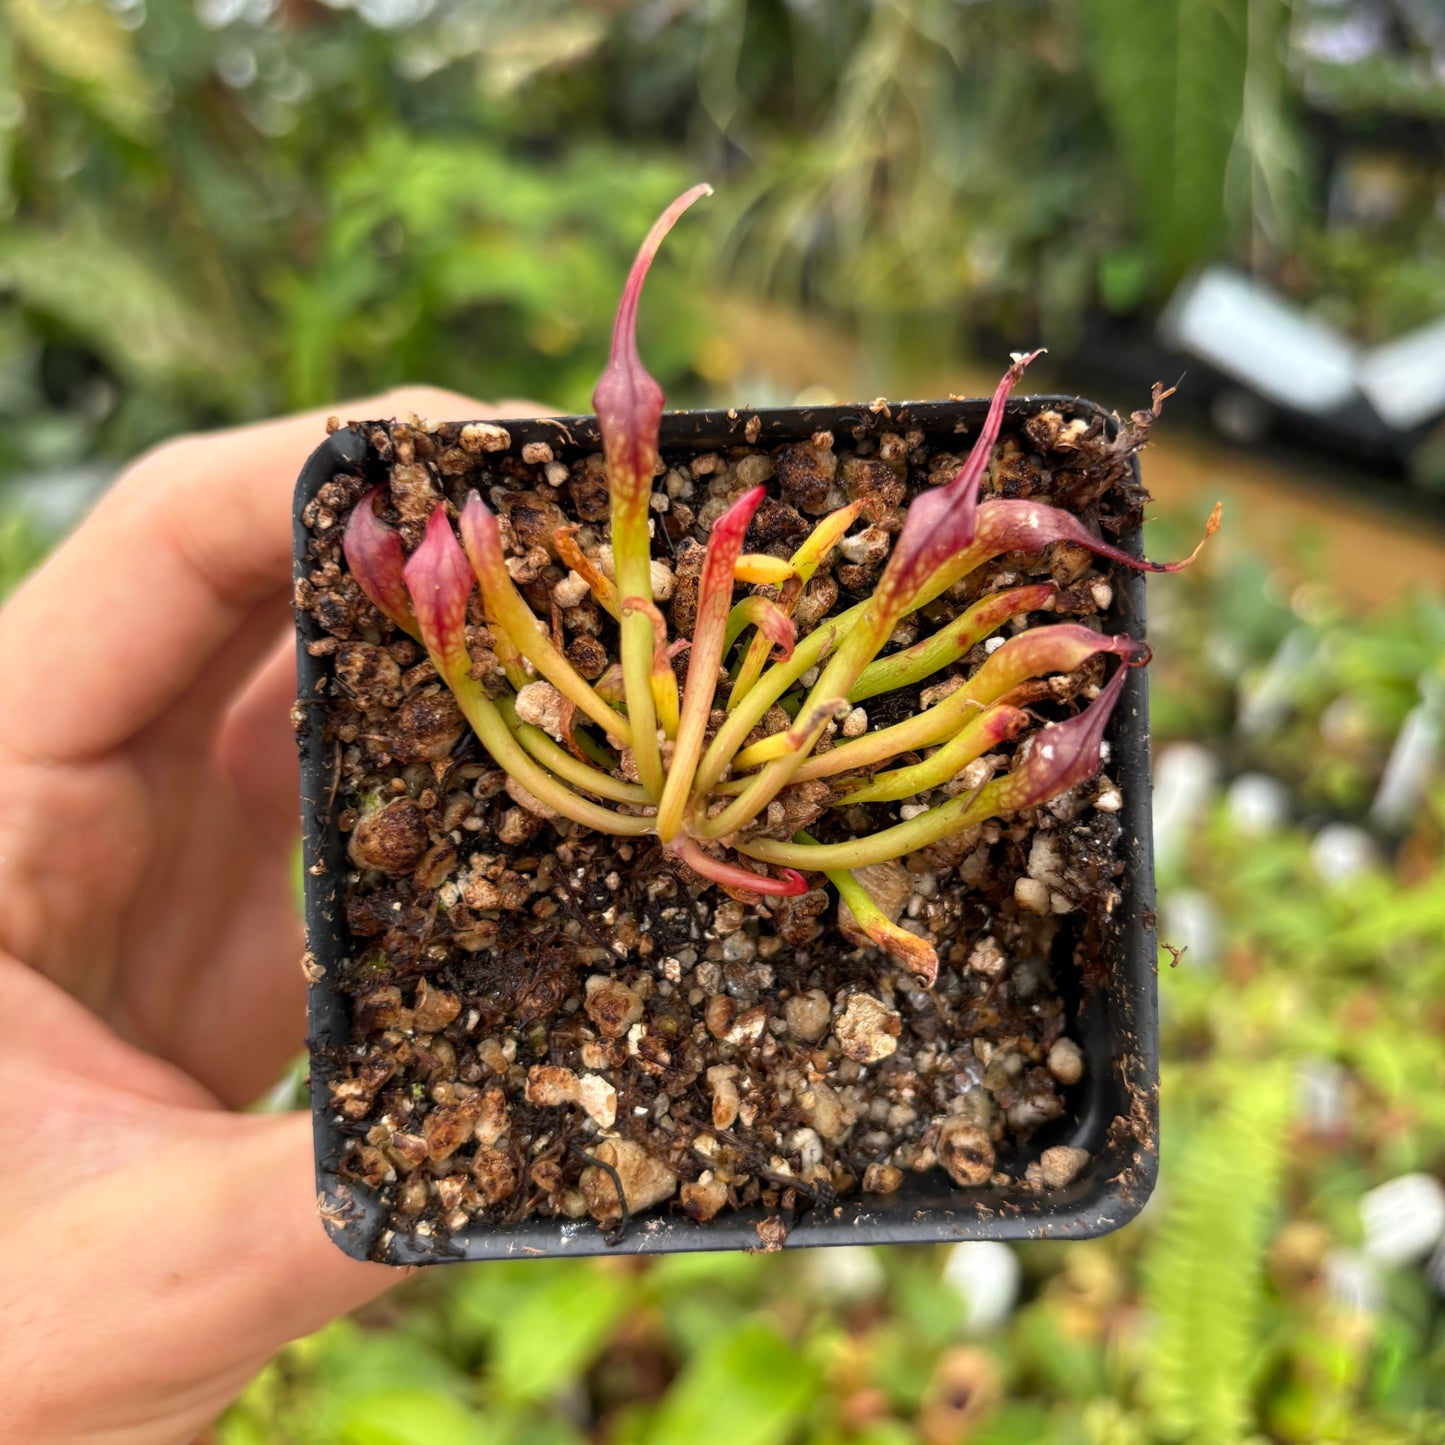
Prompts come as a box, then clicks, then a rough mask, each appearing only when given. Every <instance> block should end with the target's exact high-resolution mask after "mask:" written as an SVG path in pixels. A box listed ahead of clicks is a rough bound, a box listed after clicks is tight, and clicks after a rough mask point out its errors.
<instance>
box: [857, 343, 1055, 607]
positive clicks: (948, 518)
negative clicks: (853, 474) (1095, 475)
mask: <svg viewBox="0 0 1445 1445" xmlns="http://www.w3.org/2000/svg"><path fill="white" fill-rule="evenodd" d="M1040 354H1041V353H1040V352H1037V351H1031V352H1030V353H1029V354H1028V355H1027V356H1021V357H1019V358H1018V360H1017V361H1015V362H1014V363H1013V365H1012V366H1010V367H1009V369H1008V370H1007V371H1006V372H1004V374H1003V379H1002V380H1001V381H1000V382H999V384H998V386H997V388H996V389H995V390H994V394H993V400H992V401H991V402H990V403H989V408H988V416H987V417H986V418H985V419H984V423H983V427H982V429H981V430H980V431H979V434H978V437H977V439H976V440H975V441H974V444H973V447H972V449H971V450H970V452H969V454H968V459H967V460H966V461H965V462H964V464H963V465H962V466H961V467H960V468H959V469H958V471H957V472H956V473H955V474H954V478H953V480H952V481H951V482H949V483H948V484H947V485H946V486H942V487H934V488H932V489H931V490H929V491H926V492H923V493H922V494H920V495H919V496H917V497H915V498H914V499H913V501H912V502H911V503H909V507H908V514H907V516H906V517H905V518H904V521H903V530H902V531H901V532H900V533H899V534H898V540H897V541H896V542H895V543H894V544H893V551H892V552H891V554H890V555H889V558H888V566H887V567H886V568H885V569H884V573H883V576H882V577H881V578H880V579H879V582H878V589H877V596H878V603H879V607H880V608H881V610H882V612H883V614H884V615H885V616H889V617H892V616H895V615H896V614H897V612H898V611H899V610H901V609H902V608H903V607H905V606H906V605H907V603H908V600H909V599H911V598H912V597H914V596H915V595H916V594H917V593H918V592H919V590H920V589H921V588H922V587H923V584H924V583H925V582H927V580H928V579H929V578H930V577H931V576H932V575H933V574H934V573H935V572H937V571H938V569H939V567H941V566H942V565H943V563H944V562H946V561H947V560H948V559H949V558H950V557H952V556H954V555H955V554H956V553H959V552H962V551H963V550H964V549H965V548H967V547H968V546H970V545H971V544H972V542H973V538H974V532H975V530H976V528H977V522H978V484H979V482H980V481H982V479H983V474H984V472H985V471H987V470H988V463H989V458H990V457H992V455H993V449H994V444H995V443H996V442H997V441H998V434H999V428H1000V427H1001V426H1002V425H1003V411H1004V404H1005V403H1006V402H1007V401H1008V397H1009V393H1010V392H1011V391H1012V390H1013V389H1014V387H1015V386H1016V385H1017V384H1018V381H1019V379H1020V378H1021V377H1022V376H1023V374H1024V369H1025V368H1026V367H1027V366H1028V364H1029V363H1030V362H1031V361H1033V360H1034V358H1035V357H1037V356H1039V355H1040Z"/></svg>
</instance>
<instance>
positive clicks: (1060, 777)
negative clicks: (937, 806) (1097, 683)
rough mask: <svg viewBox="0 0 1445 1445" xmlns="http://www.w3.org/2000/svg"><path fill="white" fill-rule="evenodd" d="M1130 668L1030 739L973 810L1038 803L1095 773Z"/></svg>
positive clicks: (981, 812) (993, 811)
mask: <svg viewBox="0 0 1445 1445" xmlns="http://www.w3.org/2000/svg"><path fill="white" fill-rule="evenodd" d="M1128 672H1129V668H1128V667H1127V666H1121V667H1119V668H1118V669H1117V670H1116V671H1115V673H1114V675H1113V677H1111V678H1110V679H1109V681H1108V682H1106V683H1105V684H1104V686H1103V687H1102V688H1100V690H1099V695H1098V697H1096V698H1095V699H1094V700H1093V702H1091V703H1090V704H1089V705H1088V707H1086V708H1085V709H1084V710H1083V712H1081V713H1079V714H1078V715H1077V716H1075V717H1071V718H1069V719H1068V720H1067V721H1065V722H1058V723H1046V724H1045V725H1044V726H1043V727H1042V728H1040V729H1039V731H1038V732H1037V733H1035V734H1034V736H1033V737H1032V738H1031V739H1030V741H1029V750H1028V756H1027V757H1026V758H1025V759H1024V760H1023V761H1022V762H1021V763H1019V764H1018V765H1017V766H1016V767H1015V768H1014V769H1013V771H1012V772H1009V773H1006V774H1004V776H1003V777H1001V778H995V779H994V780H993V781H992V782H990V783H986V784H985V785H984V787H983V788H982V789H981V790H980V792H979V796H978V798H977V800H976V801H975V802H974V803H972V804H971V805H970V806H969V809H968V811H969V813H970V814H971V815H972V816H973V817H974V818H984V817H994V816H997V815H998V814H1000V813H1013V812H1017V811H1018V810H1019V809H1020V808H1036V807H1038V805H1039V804H1040V803H1046V802H1048V801H1049V799H1050V798H1057V797H1058V796H1059V794H1060V793H1066V792H1068V790H1069V789H1070V788H1073V787H1077V786H1078V785H1079V784H1080V783H1084V782H1087V781H1088V780H1089V779H1090V778H1092V777H1093V776H1094V774H1095V773H1097V772H1098V771H1099V767H1100V765H1101V763H1102V761H1103V748H1104V729H1105V727H1107V725H1108V722H1109V717H1110V715H1111V714H1112V713H1113V711H1114V707H1115V705H1116V704H1117V703H1118V701H1119V694H1120V692H1121V691H1122V690H1123V687H1124V678H1125V677H1126V676H1127V675H1128Z"/></svg>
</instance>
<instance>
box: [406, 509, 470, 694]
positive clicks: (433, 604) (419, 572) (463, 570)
mask: <svg viewBox="0 0 1445 1445" xmlns="http://www.w3.org/2000/svg"><path fill="white" fill-rule="evenodd" d="M403 575H404V576H405V579H406V590H407V592H408V593H409V594H410V596H411V605H412V607H413V608H414V609H415V611H416V621H417V626H418V628H419V630H420V633H421V639H422V642H423V643H424V644H425V645H426V650H427V652H428V653H430V654H431V660H432V664H433V665H434V666H435V667H436V670H437V671H438V672H439V673H441V675H442V677H443V678H445V679H446V681H447V682H448V683H451V682H452V681H453V679H455V678H461V677H466V676H467V675H468V674H469V673H470V672H471V667H472V659H471V655H470V654H469V653H468V652H467V599H468V598H469V597H470V596H471V595H472V588H473V587H475V586H476V581H477V579H476V578H475V577H474V576H473V575H472V569H471V564H470V563H468V561H467V558H466V554H465V553H464V552H463V551H462V548H461V544H460V543H459V542H458V541H457V539H456V534H455V533H454V532H453V531H452V524H451V522H450V521H449V520H448V518H447V512H446V507H445V506H444V505H442V504H441V503H440V502H438V503H437V506H436V509H435V510H434V511H433V512H432V514H431V517H430V518H429V519H428V521H427V524H426V536H425V537H424V538H423V539H422V544H421V546H420V547H418V548H417V549H416V551H415V552H413V553H412V554H411V559H410V560H409V561H408V562H407V564H406V568H405V571H404V574H403Z"/></svg>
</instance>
